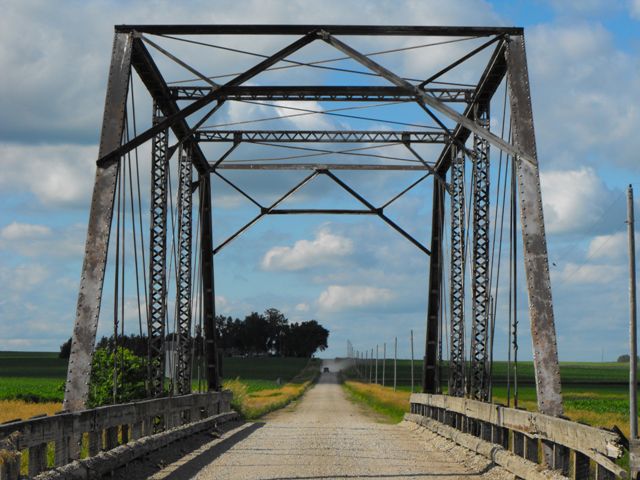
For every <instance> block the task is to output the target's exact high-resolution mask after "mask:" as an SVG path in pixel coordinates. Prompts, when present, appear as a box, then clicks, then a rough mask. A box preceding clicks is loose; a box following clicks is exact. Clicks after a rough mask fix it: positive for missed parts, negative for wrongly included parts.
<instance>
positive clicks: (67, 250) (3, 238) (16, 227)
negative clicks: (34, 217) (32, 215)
mask: <svg viewBox="0 0 640 480" xmlns="http://www.w3.org/2000/svg"><path fill="white" fill-rule="evenodd" d="M86 231H87V227H86V225H80V224H76V225H71V226H69V227H62V228H53V229H52V228H50V227H47V226H45V225H35V224H25V223H19V222H13V223H10V224H9V225H7V226H5V227H4V228H2V229H0V251H5V252H7V253H9V254H10V255H15V254H20V255H23V256H25V257H42V258H43V259H46V260H48V259H51V258H53V257H57V258H60V257H66V258H70V259H74V260H75V259H79V258H81V256H82V253H83V251H84V237H85V234H86Z"/></svg>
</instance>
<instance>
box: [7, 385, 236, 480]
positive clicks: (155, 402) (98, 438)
mask: <svg viewBox="0 0 640 480" xmlns="http://www.w3.org/2000/svg"><path fill="white" fill-rule="evenodd" d="M231 398H232V393H231V392H230V391H223V392H206V393H194V394H190V395H182V396H177V397H162V398H156V399H152V400H141V401H137V402H131V403H124V404H119V405H107V406H103V407H98V408H93V409H89V410H82V411H79V412H64V411H63V412H60V413H57V414H55V415H51V416H38V417H34V418H30V419H27V420H15V421H11V422H8V423H4V424H1V425H0V480H4V479H5V478H6V479H8V480H12V479H13V478H17V475H18V473H19V469H20V454H19V452H21V451H23V450H27V451H28V456H29V477H34V476H36V475H38V474H39V473H40V472H43V471H44V470H46V469H47V468H48V467H49V465H48V461H47V446H48V445H49V444H50V443H53V444H54V451H55V455H54V466H56V467H60V466H63V465H66V464H68V463H70V462H71V461H73V460H76V459H79V458H80V454H81V445H82V443H83V439H84V438H85V436H86V437H87V438H86V447H87V448H86V449H85V450H86V453H87V456H88V457H93V456H95V455H97V454H98V453H99V452H101V451H106V450H112V449H114V448H116V447H118V446H119V445H120V444H123V445H124V444H126V443H128V442H129V441H130V440H138V439H140V438H142V437H146V436H150V435H153V434H154V433H158V432H161V431H164V430H169V429H172V428H174V427H178V426H180V425H186V424H189V423H193V422H197V421H199V420H202V419H205V418H208V417H211V416H214V415H217V414H220V413H226V412H229V411H230V410H231ZM3 451H4V452H3Z"/></svg>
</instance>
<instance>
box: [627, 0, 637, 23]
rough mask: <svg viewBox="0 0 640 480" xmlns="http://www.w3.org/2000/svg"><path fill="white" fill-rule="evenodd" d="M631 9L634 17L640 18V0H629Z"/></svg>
mask: <svg viewBox="0 0 640 480" xmlns="http://www.w3.org/2000/svg"><path fill="white" fill-rule="evenodd" d="M629 11H630V13H631V16H632V17H633V18H637V19H640V0H629Z"/></svg>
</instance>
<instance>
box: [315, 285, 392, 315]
mask: <svg viewBox="0 0 640 480" xmlns="http://www.w3.org/2000/svg"><path fill="white" fill-rule="evenodd" d="M393 298H394V295H393V292H392V291H391V290H389V289H387V288H377V287H367V286H360V285H329V286H328V287H327V288H326V289H325V290H324V291H323V292H322V293H321V294H320V297H318V306H319V307H320V309H322V310H325V311H340V310H348V309H359V308H365V307H373V306H380V305H385V304H386V303H388V302H389V301H391V300H392V299H393Z"/></svg>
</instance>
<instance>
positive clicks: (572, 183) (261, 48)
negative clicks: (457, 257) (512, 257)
mask: <svg viewBox="0 0 640 480" xmlns="http://www.w3.org/2000/svg"><path fill="white" fill-rule="evenodd" d="M1 5H2V11H3V15H2V16H1V17H0V71H2V74H1V75H0V91H2V92H3V94H2V95H0V166H1V167H2V173H1V174H0V205H1V207H0V291H2V292H3V293H2V296H1V297H0V349H2V350H35V351H54V350H57V349H58V347H59V345H60V344H61V343H62V342H63V341H64V340H65V339H66V338H68V337H69V335H70V334H71V331H72V327H73V320H74V317H75V303H76V299H77V291H78V285H79V280H80V268H81V264H82V257H83V251H84V237H85V234H86V225H87V219H88V211H89V204H90V199H91V190H92V184H93V176H94V172H95V161H96V159H97V144H98V141H99V134H100V128H101V117H102V109H103V106H104V95H105V88H106V81H107V73H108V66H109V59H110V52H111V46H112V38H113V25H115V24H123V23H129V24H136V23H306V24H312V23H324V24H334V23H335V24H339V23H354V24H380V25H381V24H409V25H498V26H513V25H515V26H522V27H524V28H525V35H526V46H527V54H528V62H529V74H530V80H531V92H532V102H533V113H534V120H535V128H536V138H537V148H538V157H539V162H540V169H541V180H542V196H543V204H544V212H545V220H546V228H547V239H548V245H549V258H550V271H551V281H552V290H553V297H554V308H555V316H556V329H557V334H558V350H559V355H560V359H561V360H565V361H568V360H576V361H589V360H594V361H598V360H600V359H602V358H604V359H605V360H615V358H616V357H617V356H618V355H621V354H623V353H625V352H626V351H627V342H628V317H629V311H628V266H627V261H628V260H627V250H626V224H625V215H626V213H625V208H626V200H625V193H626V187H627V185H629V184H633V185H634V187H635V189H636V193H637V196H638V197H640V168H639V160H640V159H639V157H638V152H640V135H638V133H637V132H638V131H640V107H639V106H638V102H637V95H638V93H640V55H639V54H640V33H639V32H640V1H639V0H619V1H610V0H609V1H605V0H585V1H572V0H565V1H559V0H537V1H507V0H504V1H503V0H501V1H494V2H489V1H477V0H451V1H447V2H437V1H430V0H420V1H416V0H414V1H411V0H394V1H382V0H367V1H358V0H355V1H354V0H340V1H333V0H325V1H323V2H311V1H303V0H297V1H295V0H294V1H276V0H262V1H257V0H256V1H243V0H235V1H215V2H211V1H208V2H205V1H185V2H179V3H176V2H168V1H164V0H154V1H150V2H141V1H138V2H136V1H127V2H121V1H115V0H114V1H100V2H98V1H77V2H76V1H63V2H55V3H53V2H47V1H31V0H26V1H24V0H21V1H11V0H3V1H2V3H1ZM153 40H154V41H156V42H157V43H159V44H162V45H163V47H165V48H167V49H169V50H170V51H171V52H173V53H176V54H180V55H184V56H185V58H187V57H188V58H190V59H191V60H190V61H193V65H197V68H198V69H199V70H200V71H202V72H203V73H205V74H206V75H217V74H223V73H230V72H239V71H242V70H244V69H246V68H249V67H250V66H251V65H253V64H255V63H256V62H257V61H258V59H256V58H255V57H252V56H248V55H242V54H234V53H231V52H228V51H220V50H216V49H210V48H206V47H202V46H200V47H198V46H193V45H187V44H184V43H180V42H176V41H174V40H170V39H157V38H155V37H154V38H153ZM201 40H203V39H201ZM208 40H211V41H213V42H214V43H216V44H220V45H225V46H228V47H235V48H239V49H243V50H249V51H252V52H257V53H260V54H271V53H273V52H275V51H276V50H277V49H278V48H281V47H282V46H283V45H285V44H286V43H287V42H290V41H292V39H291V38H289V39H287V38H281V37H279V38H273V39H271V38H264V37H263V38H255V37H253V38H250V37H235V38H234V37H216V38H214V39H208ZM344 40H345V41H348V42H349V43H350V44H352V45H354V46H355V47H356V48H358V49H360V50H361V51H363V52H374V51H380V50H384V49H388V48H397V47H407V46H411V45H416V44H418V43H421V42H423V39H420V38H400V39H398V38H396V39H391V40H385V39H380V38H369V39H363V38H348V39H344ZM205 41H206V40H205ZM482 41H484V40H481V42H482ZM476 42H477V41H476ZM478 44H479V43H473V41H471V42H470V41H466V42H459V43H455V44H450V45H445V46H441V47H436V48H431V49H430V50H429V49H428V48H427V49H415V50H409V51H406V52H403V54H402V55H398V54H394V55H382V56H379V57H377V59H378V61H380V62H381V63H383V64H384V65H385V66H387V67H388V68H390V69H392V70H394V71H396V72H397V73H398V74H401V75H404V76H407V77H411V78H416V77H417V78H426V77H427V76H428V75H430V74H431V73H433V72H434V71H437V70H438V68H441V67H442V66H444V65H446V61H447V59H451V60H452V59H455V58H457V57H458V56H461V55H462V54H464V53H465V52H467V51H469V50H470V49H472V48H473V47H474V46H476V45H478ZM149 48H150V50H153V49H152V48H151V47H149ZM189 55H191V56H190V57H189ZM297 55H298V56H297V57H295V58H296V59H299V60H302V61H309V60H317V59H324V58H333V57H335V56H340V55H339V54H338V52H336V51H335V50H333V51H332V50H331V49H330V47H328V46H326V45H316V44H313V45H312V46H311V47H309V48H308V49H306V50H305V51H301V52H299V53H298V54H297ZM154 58H156V60H157V62H158V64H159V66H160V67H161V69H163V72H166V76H167V78H170V79H175V80H178V79H186V78H190V77H192V74H190V73H189V72H186V71H184V70H182V69H181V68H180V67H179V66H177V65H175V64H172V63H171V62H170V61H169V60H167V59H166V58H162V56H161V55H159V54H158V53H157V52H154ZM486 59H487V56H486V55H484V56H483V55H479V56H478V58H477V59H474V60H472V61H471V62H469V64H468V65H467V64H465V65H464V66H462V67H461V68H459V69H457V70H456V71H453V72H451V75H450V76H448V77H447V79H449V80H450V81H461V82H463V83H464V82H469V81H476V80H477V78H478V77H479V74H480V73H481V71H482V68H483V63H482V62H483V61H485V62H486ZM335 65H336V66H340V67H344V68H352V69H353V68H357V69H359V70H362V67H360V66H356V65H355V64H354V63H353V62H351V63H350V62H345V61H343V62H339V63H336V64H335ZM292 72H294V70H293V69H292V70H283V71H279V72H273V73H265V74H263V76H259V77H256V78H255V79H253V80H252V84H256V85H258V84H260V82H261V81H264V82H265V84H266V83H269V82H272V83H275V84H295V83H296V82H300V83H306V84H312V83H314V82H315V83H318V81H320V82H323V83H324V84H327V85H330V84H354V83H355V82H359V84H371V83H373V84H376V85H378V84H379V85H382V84H384V83H383V82H382V81H381V80H379V79H373V80H372V79H371V77H365V78H364V79H363V78H362V76H358V75H350V74H341V73H337V72H333V71H322V70H318V69H309V68H307V69H295V75H294V73H292ZM134 91H135V93H136V95H138V98H137V100H136V101H137V104H136V107H137V108H138V112H137V114H136V120H137V121H138V122H139V123H138V129H142V128H144V127H145V122H147V124H148V122H149V115H148V113H149V112H150V111H151V104H150V101H149V99H148V98H146V97H145V94H144V92H143V88H142V86H141V84H140V82H139V81H138V80H137V79H136V80H135V81H134ZM501 92H502V95H504V90H499V92H498V94H497V95H496V98H495V100H494V104H492V110H493V118H492V123H491V128H492V130H493V131H494V132H500V129H501V124H502V113H501V110H502V100H501V99H502V96H501ZM336 106H337V105H335V104H330V103H327V104H318V103H317V102H305V103H304V104H302V105H301V104H300V103H296V104H295V105H293V104H285V103H279V104H277V105H276V107H275V108H274V107H268V106H264V105H256V104H241V103H237V102H236V103H234V102H229V104H228V105H227V106H225V108H224V109H221V111H220V112H219V113H217V114H216V116H215V117H214V118H213V119H212V120H210V121H208V123H207V124H208V125H214V126H215V125H218V126H219V125H228V124H229V123H234V124H236V125H238V124H237V122H243V121H248V120H251V119H256V118H266V117H269V116H274V115H275V116H276V117H279V118H278V120H276V121H275V122H262V123H253V124H247V125H246V127H245V128H288V129H312V128H317V129H341V128H342V129H349V128H361V129H394V128H395V129H402V128H413V127H406V126H405V127H403V126H398V125H397V124H395V125H394V124H389V123H388V122H389V121H391V122H394V121H395V122H403V123H410V124H412V125H417V124H420V125H423V124H425V125H426V124H429V119H428V118H426V117H425V115H424V112H421V111H419V110H417V109H416V108H413V109H410V108H409V107H405V106H387V107H382V108H372V109H370V110H363V111H361V112H358V111H357V110H356V111H353V112H349V113H352V114H354V115H366V116H369V117H373V118H375V119H377V121H376V120H369V121H363V120H357V119H353V118H346V117H336V116H327V115H307V116H298V117H293V118H283V117H285V115H287V114H290V113H292V111H291V110H289V108H290V107H296V108H306V109H311V110H318V109H328V108H335V107H336ZM338 106H339V105H338ZM131 115H132V114H131ZM131 118H132V117H131ZM447 122H448V121H447ZM267 124H268V126H267ZM242 125H243V124H239V125H238V126H236V127H235V128H243V127H242ZM448 125H451V124H450V122H449V123H448ZM218 128H234V127H233V126H227V127H218ZM319 147H320V148H324V146H323V145H320V146H319ZM206 148H207V150H206V153H207V155H209V154H210V155H211V156H215V155H219V154H220V152H221V151H220V150H216V147H213V146H207V147H206ZM421 148H422V147H421ZM335 149H336V150H337V148H335ZM374 151H375V152H376V153H378V154H381V155H393V156H399V157H400V156H401V157H404V158H406V157H407V152H406V150H403V148H401V147H397V146H396V147H390V148H385V149H382V148H380V149H376V150H374ZM149 152H150V149H149V146H148V145H144V146H142V147H141V148H140V149H139V152H138V153H139V156H140V159H141V160H140V162H141V163H140V165H141V166H142V172H141V177H140V178H141V183H142V186H143V188H142V192H143V194H142V198H141V203H142V204H143V212H144V219H143V222H148V213H147V212H148V195H147V193H146V192H148V190H149V187H148V165H149V160H148V158H149ZM296 153H299V152H295V151H292V150H291V151H287V150H281V149H275V148H269V147H256V146H251V145H243V146H241V147H240V148H238V149H237V150H236V151H234V153H233V154H232V155H231V156H230V157H229V159H230V160H234V161H241V160H243V159H250V158H256V157H257V158H269V157H273V156H277V155H283V154H284V155H295V154H296ZM420 153H421V154H422V155H423V156H424V157H425V158H427V159H428V160H429V159H430V160H431V161H433V158H432V157H433V156H434V155H436V154H437V151H436V150H433V149H430V148H422V149H421V150H420ZM498 158H499V153H498V152H497V150H495V151H492V184H493V190H492V192H493V193H492V195H493V196H494V197H495V192H496V190H495V188H496V185H498V184H499V182H498V172H496V170H497V169H498V167H497V166H496V165H498V164H499V160H498ZM333 160H336V161H345V157H344V156H336V158H334V159H333ZM327 161H329V160H327ZM144 167H147V168H146V169H145V168H144ZM174 175H175V174H174ZM403 175H404V176H403ZM340 177H341V178H343V179H344V180H345V181H347V183H349V184H350V185H352V186H353V187H354V188H355V189H356V190H358V191H359V192H361V193H363V194H365V195H366V196H367V198H369V199H371V200H372V201H373V202H374V203H375V204H377V205H380V204H382V203H384V201H385V199H388V198H390V197H392V196H393V195H394V194H395V193H397V192H398V191H400V190H401V189H402V188H404V186H406V185H408V184H410V183H411V182H412V181H413V180H415V179H416V178H417V177H415V176H406V174H404V173H403V174H398V173H390V174H386V175H380V174H362V173H361V174H350V175H347V174H340ZM228 178H229V179H230V180H231V181H233V182H235V183H237V184H238V185H240V186H241V187H242V188H244V189H246V190H247V191H250V192H251V194H252V195H254V196H255V198H256V199H258V200H259V201H260V203H263V204H268V203H270V201H273V199H275V198H277V196H279V195H281V194H282V193H284V192H285V191H286V190H288V189H289V188H291V186H293V185H294V184H295V183H296V182H297V181H299V180H300V178H301V177H300V175H299V174H281V173H280V174H277V173H267V172H251V174H240V173H233V174H232V173H229V174H228ZM174 181H175V178H174ZM430 192H431V181H428V182H423V184H421V185H420V186H419V187H417V188H416V189H414V190H413V191H412V192H411V193H409V194H408V195H407V196H405V197H403V198H402V199H400V200H398V201H397V202H395V203H394V204H393V205H392V206H391V207H390V208H389V210H388V213H389V216H390V217H392V218H393V219H394V221H396V222H397V223H398V224H400V225H401V226H403V228H406V229H407V231H408V232H409V233H411V234H412V235H414V236H415V237H416V238H418V239H419V240H420V241H422V242H423V243H425V244H427V245H428V241H429V238H430V235H429V229H430V215H431V213H430V208H431V204H430V202H431V195H430ZM174 193H175V192H174ZM213 201H214V243H215V244H219V243H220V242H222V241H223V240H224V239H225V238H226V237H227V236H228V235H230V234H231V233H233V231H234V230H235V229H237V228H239V227H240V226H241V225H243V224H244V223H246V222H247V221H249V220H250V219H251V218H252V217H253V216H254V215H255V214H256V213H257V211H256V209H255V207H254V206H252V205H251V204H250V203H249V202H247V201H246V200H245V199H243V198H242V197H240V196H239V195H237V194H236V193H234V192H233V191H232V190H231V189H230V188H229V187H228V185H225V184H224V183H223V182H222V181H220V180H219V179H214V181H213ZM284 206H285V205H284V204H283V207H284ZM286 206H288V207H291V208H311V207H316V208H317V207H328V208H358V207H359V206H358V205H357V203H355V202H354V201H353V199H350V198H348V196H346V195H345V194H344V192H341V191H340V190H339V189H338V188H336V187H335V185H331V184H330V182H329V181H328V180H327V179H326V178H319V179H317V180H315V181H314V183H312V184H310V185H309V186H308V187H305V189H303V190H301V191H300V192H299V194H297V195H296V196H295V197H294V198H292V199H291V201H290V203H288V204H286ZM145 207H146V210H145ZM636 209H637V210H639V211H640V202H638V201H636ZM493 213H495V210H493ZM128 234H130V231H129V233H128ZM147 237H148V234H147ZM146 240H147V241H148V238H147V239H146ZM498 243H499V242H498ZM503 246H504V247H505V248H508V245H507V244H506V243H504V244H503ZM520 248H521V245H520ZM445 249H446V245H445ZM110 255H111V257H113V248H111V250H110ZM497 264H498V263H496V265H497ZM428 265H429V263H428V257H426V256H425V255H424V254H423V253H422V252H420V251H419V250H417V249H416V248H415V247H414V246H413V245H411V244H410V243H409V242H407V240H406V239H404V238H402V237H400V236H399V235H397V234H396V233H395V232H393V231H392V230H391V229H389V228H388V227H387V226H386V225H384V223H382V222H381V221H380V220H379V219H377V218H374V217H370V216H365V217H363V216H355V217H344V216H341V217H330V216H313V217H301V216H296V217H294V218H290V217H287V218H283V217H278V216H273V217H269V218H267V219H265V220H263V221H261V222H259V223H258V224H257V225H256V226H255V227H254V228H252V229H251V230H249V231H248V232H246V233H245V234H243V235H242V236H240V237H239V238H238V239H237V240H236V241H234V242H233V243H231V244H230V245H229V246H228V247H225V248H224V249H223V250H221V252H220V253H219V254H218V255H216V259H215V268H216V273H215V275H216V308H217V312H218V313H220V314H224V315H231V316H238V317H244V315H246V314H248V313H250V312H251V311H264V310H265V309H267V308H270V307H274V308H278V309H280V310H281V311H283V312H284V313H285V314H286V315H287V317H288V318H289V319H290V321H303V320H309V319H316V320H317V321H319V322H320V323H321V324H323V325H325V326H326V327H327V328H328V329H329V330H330V332H331V333H330V338H329V348H328V350H326V351H325V352H323V354H322V356H327V357H329V356H336V355H344V354H345V353H346V345H347V340H350V341H351V343H352V344H353V345H354V347H355V348H356V349H358V350H360V351H365V350H366V351H370V349H371V348H375V345H376V344H379V345H380V347H382V345H383V343H385V342H386V344H387V351H388V352H391V345H392V344H393V342H394V337H397V338H398V350H399V352H398V355H399V356H401V357H408V355H409V350H410V347H409V335H410V331H411V330H413V331H414V335H415V356H416V358H420V357H422V355H423V353H424V331H425V312H426V291H427V273H428ZM500 265H501V267H502V271H503V273H502V274H501V277H500V280H499V282H498V283H499V284H500V285H501V287H500V288H501V290H499V293H498V295H497V300H496V303H497V305H498V306H497V308H496V312H497V315H496V336H495V347H494V348H495V350H494V351H495V358H498V359H504V358H506V355H507V343H508V340H507V336H506V332H507V324H508V320H507V314H506V312H507V302H506V295H505V292H506V289H507V286H506V285H507V284H506V281H507V277H506V274H505V273H504V272H505V271H507V270H506V269H507V263H506V261H505V260H504V256H503V258H502V261H501V262H500ZM134 266H135V261H134V260H133V259H131V251H130V250H129V253H128V257H127V264H126V271H127V278H128V279H127V282H128V283H127V286H126V294H125V303H124V307H125V309H124V310H125V312H124V318H125V329H126V330H127V331H130V332H136V331H138V319H139V317H138V304H139V302H138V300H137V298H138V294H136V290H135V287H134V286H133V285H134V281H135V279H134V277H133V271H134ZM522 270H523V268H522V266H520V276H521V278H520V281H519V286H520V289H519V291H518V303H519V309H518V313H519V318H520V328H519V341H520V345H519V355H520V358H524V359H528V358H531V340H530V336H529V334H528V327H529V326H528V308H527V300H526V298H527V297H526V290H525V288H524V286H525V281H524V277H523V276H522ZM105 285H106V287H105V297H104V306H103V309H102V313H101V318H100V323H99V335H108V334H109V333H110V332H111V331H112V329H113V313H112V312H113V307H112V305H113V272H109V271H108V272H107V276H106V283H105ZM139 295H143V293H142V291H140V294H139ZM143 302H144V298H142V300H141V303H142V304H143V305H142V309H143V310H144V303H143ZM467 303H468V302H467ZM170 304H171V300H170ZM467 307H469V305H467ZM172 308H173V305H172V304H171V305H170V307H169V310H170V311H171V309H172ZM467 312H468V313H470V308H467ZM445 350H446V345H445Z"/></svg>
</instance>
